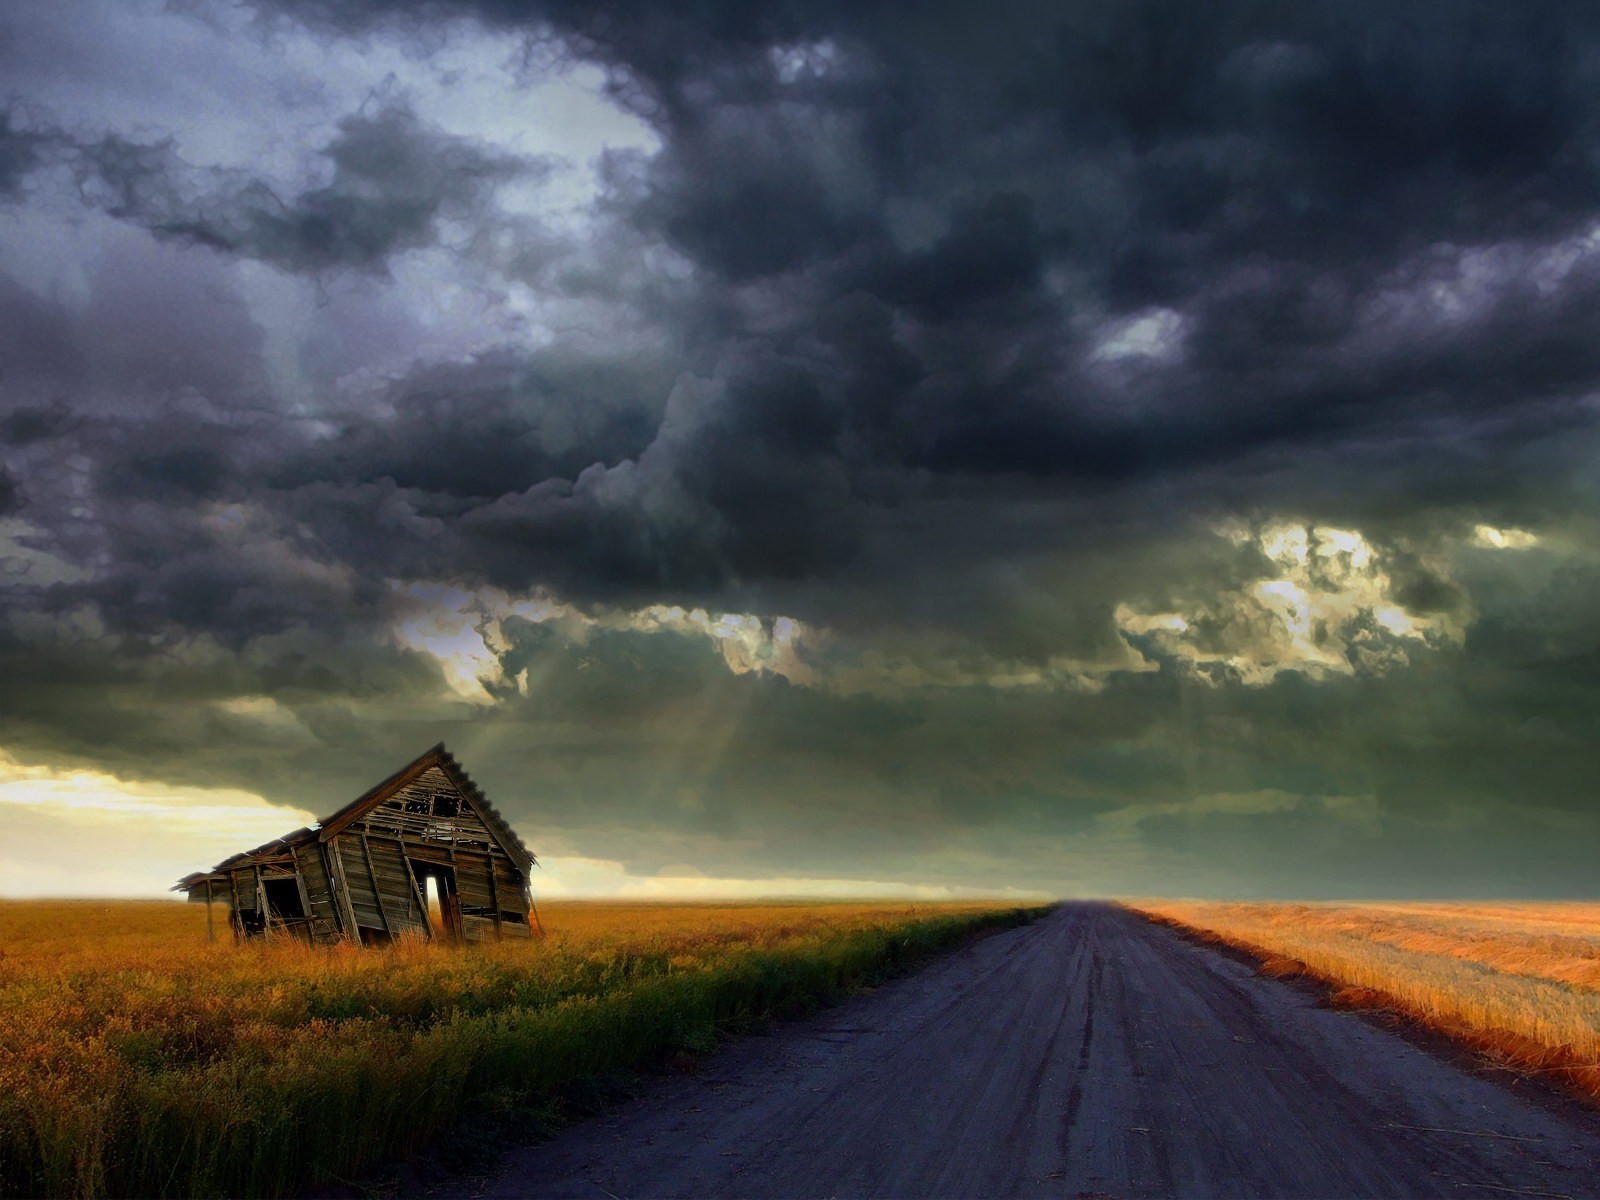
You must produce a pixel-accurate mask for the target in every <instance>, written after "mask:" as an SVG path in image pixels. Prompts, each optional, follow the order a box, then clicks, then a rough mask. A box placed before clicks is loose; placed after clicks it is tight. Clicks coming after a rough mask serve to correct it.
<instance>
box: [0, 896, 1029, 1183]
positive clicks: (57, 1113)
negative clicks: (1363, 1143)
mask: <svg viewBox="0 0 1600 1200" xmlns="http://www.w3.org/2000/svg"><path fill="white" fill-rule="evenodd" d="M541 915H542V917H543V921H544V925H545V927H546V929H547V930H548V931H549V934H548V936H547V937H546V938H544V939H542V940H539V941H534V942H527V941H520V942H514V943H513V942H507V943H503V944H498V945H488V946H474V947H470V948H460V947H451V946H444V945H440V944H430V943H426V942H416V943H410V944H402V945H399V946H395V947H392V948H388V949H384V950H359V949H355V948H353V947H347V946H342V947H336V948H331V949H330V948H313V947H310V946H306V945H304V944H302V943H299V942H280V943H277V944H247V945H244V946H234V945H233V944H231V939H229V938H228V937H227V934H226V925H225V923H219V933H220V936H221V940H219V941H218V942H217V943H215V944H210V943H208V942H207V940H206V918H205V911H204V908H203V907H202V906H200V905H196V904H182V903H171V902H160V901H153V902H134V901H115V902H103V901H102V902H91V901H80V902H61V901H51V902H44V901H37V902H35V901H0V1195H50V1196H81V1197H94V1196H105V1195H139V1196H150V1195H183V1196H192V1195H234V1196H241V1195H249V1196H254V1195H281V1194H287V1193H292V1192H295V1191H298V1190H303V1189H304V1188H306V1187H314V1186H315V1185H317V1184H319V1183H326V1182H327V1181H329V1180H334V1179H340V1178H349V1177H351V1176H352V1175H354V1174H355V1173H357V1172H360V1171H362V1170H363V1169H366V1168H369V1167H370V1166H371V1165H372V1164H374V1163H377V1162H381V1161H384V1160H386V1159H392V1158H394V1157H396V1156H400V1155H404V1154H407V1153H409V1152H412V1151H414V1150H416V1149H418V1148H419V1147H423V1146H427V1145H430V1144H433V1143H434V1142H435V1140H436V1139H438V1138H440V1137H447V1136H448V1135H449V1131H451V1130H452V1129H456V1128H458V1127H460V1126H461V1125H462V1123H463V1122H466V1121H471V1120H475V1119H477V1118H478V1117H480V1116H482V1115H483V1114H485V1113H487V1112H491V1111H500V1112H502V1113H504V1112H517V1111H523V1110H525V1109H526V1108H527V1107H528V1106H529V1105H535V1104H538V1103H540V1102H542V1101H548V1100H549V1099H550V1098H552V1097H559V1096H560V1095H561V1093H562V1090H563V1088H566V1087H569V1086H570V1085H572V1084H573V1083H574V1082H575V1081H579V1080H583V1079H586V1078H592V1077H594V1076H597V1075H601V1074H604V1073H606V1072H614V1071H618V1070H630V1069H638V1068H640V1067H644V1066H648V1065H649V1064H650V1063H651V1062H653V1061H659V1060H660V1059H661V1058H662V1056H663V1055H667V1054H671V1053H675V1052H684V1051H691V1052H692V1051H699V1050H705V1049H707V1048H709V1047H710V1046H711V1045H712V1044H713V1043H714V1040H715V1038H716V1036H717V1035H718V1033H719V1032H720V1031H722V1030H724V1029H728V1028H730V1027H737V1026H738V1025H740V1024H741V1023H746V1022H748V1021H750V1020H752V1019H759V1018H761V1017H764V1016H768V1015H775V1014H782V1013H789V1012H794V1011H798V1010H801V1009H804V1008H805V1007H808V1006H810V1005H813V1004H815V1003H818V1002H820V1001H823V1000H826V999H827V998H829V997H830V996H832V995H834V994H836V993H838V992H840V991H842V990H845V989H848V988H850V987H853V986H857V985H860V984H862V983H866V982H870V981H872V980H874V979H876V978H879V977H881V976H884V975H886V974H889V973H892V972H894V971H896V970H898V969H902V968H904V967H907V966H909V965H911V964H913V963H915V962H917V961H920V960H921V959H922V958H925V957H927V956H928V955H931V954H933V953H935V952H937V951H938V950H940V949H942V948H945V947H947V946H949V945H951V944H953V943H954V942H955V941H957V940H959V939H960V938H961V937H963V936H965V935H966V934H967V933H969V932H971V931H972V930H974V929H976V928H979V927H983V926H987V925H1002V924H1013V923H1017V922H1019V921H1023V920H1027V919H1029V918H1030V917H1031V915H1032V913H1031V912H1030V911H1026V910H1018V909H1015V908H1012V907H1006V906H1000V905H997V904H941V905H929V904H918V905H909V904H903V903H901V904H843V903H834V904H801V903H793V904H727V905H716V904H695V905H664V904H602V903H582V904H580V903H571V904H556V905H541Z"/></svg>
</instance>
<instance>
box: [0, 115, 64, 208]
mask: <svg viewBox="0 0 1600 1200" xmlns="http://www.w3.org/2000/svg"><path fill="white" fill-rule="evenodd" d="M51 140H52V139H51V137H50V135H49V134H46V133H41V132H38V131H37V130H33V129H28V128H23V127H21V126H19V125H18V123H17V120H16V116H15V114H14V113H13V112H12V111H11V109H9V108H4V109H0V199H4V198H6V197H8V196H11V195H13V194H14V193H16V192H17V191H19V190H20V189H21V187H22V181H23V180H24V179H25V178H26V177H27V175H28V173H29V172H30V171H32V170H33V169H34V168H35V167H38V166H40V165H41V164H42V163H43V161H44V152H45V150H46V148H47V147H48V146H49V145H50V142H51Z"/></svg>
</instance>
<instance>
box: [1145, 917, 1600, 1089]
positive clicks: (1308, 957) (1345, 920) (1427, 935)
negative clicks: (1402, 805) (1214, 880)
mask: <svg viewBox="0 0 1600 1200" xmlns="http://www.w3.org/2000/svg"><path fill="white" fill-rule="evenodd" d="M1128 906H1129V907H1130V908H1133V909H1135V910H1136V911H1139V912H1143V913H1145V914H1147V915H1150V916H1153V917H1156V918H1158V919H1161V920H1165V921H1169V922H1172V923H1174V924H1177V925H1179V926H1184V927H1187V928H1190V929H1193V930H1198V931H1200V932H1201V933H1202V934H1204V935H1207V936H1210V937H1213V938H1216V939H1218V940H1220V941H1222V942H1225V943H1227V944H1229V945H1232V946H1235V947H1237V948H1240V949H1244V950H1248V951H1250V952H1251V953H1253V954H1255V955H1256V956H1257V957H1259V958H1261V959H1263V960H1264V961H1263V968H1262V969H1263V970H1264V971H1265V972H1266V973H1268V974H1283V975H1293V974H1297V973H1300V972H1301V971H1302V970H1303V971H1305V972H1307V973H1309V974H1311V975H1313V976H1316V977H1317V978H1320V979H1322V980H1324V981H1326V982H1328V983H1331V984H1333V985H1335V986H1336V988H1338V989H1339V990H1338V991H1336V992H1335V995H1334V999H1335V1000H1336V1001H1337V1002H1340V1003H1345V1004H1350V1005H1353V1006H1360V1007H1380V1008H1391V1009H1394V1010H1396V1011H1399V1012H1402V1013H1405V1014H1406V1015H1408V1016H1410V1017H1413V1018H1415V1019H1417V1020H1420V1021H1422V1022H1423V1023H1424V1024H1426V1025H1428V1026H1431V1027H1432V1028H1434V1029H1437V1030H1440V1031H1442V1032H1445V1033H1448V1034H1450V1035H1451V1036H1452V1037H1455V1038H1456V1039H1458V1040H1460V1041H1462V1042H1464V1043H1466V1044H1467V1045H1470V1046H1472V1047H1474V1048H1475V1049H1477V1050H1479V1051H1482V1052H1484V1053H1486V1054H1488V1055H1489V1056H1490V1057H1491V1058H1493V1059H1495V1060H1497V1061H1499V1062H1502V1063H1504V1064H1505V1065H1506V1066H1507V1067H1508V1068H1511V1069H1514V1070H1517V1071H1521V1072H1529V1073H1545V1074H1548V1075H1551V1076H1555V1077H1557V1078H1559V1079H1560V1080H1563V1081H1565V1082H1567V1083H1570V1084H1574V1085H1576V1086H1577V1087H1578V1088H1579V1089H1581V1090H1582V1091H1583V1092H1585V1093H1587V1094H1588V1095H1589V1096H1590V1097H1592V1098H1594V1099H1595V1100H1596V1101H1597V1102H1600V904H1586V903H1514V904H1513V903H1502V904H1447V903H1412V904H1267V903H1261V904H1222V903H1200V902H1176V901H1165V900H1157V901H1138V902H1130V903H1129V905H1128Z"/></svg>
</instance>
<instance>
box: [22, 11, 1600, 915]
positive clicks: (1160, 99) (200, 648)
mask: <svg viewBox="0 0 1600 1200" xmlns="http://www.w3.org/2000/svg"><path fill="white" fill-rule="evenodd" d="M108 47H116V48H117V49H116V53H115V54H112V53H111V51H110V50H108ZM1597 49H1600V19H1597V18H1596V16H1595V14H1594V13H1593V12H1592V11H1590V9H1589V8H1588V7H1586V6H1582V5H1578V4H1576V3H1573V4H1565V3H1562V4H1557V5H1555V6H1546V7H1544V8H1542V9H1541V10H1540V12H1539V14H1538V15H1537V16H1529V15H1527V14H1525V13H1523V12H1521V11H1519V10H1514V9H1513V8H1511V7H1508V6H1505V5H1501V4H1491V3H1482V4H1480V3H1465V4H1451V5H1444V4H1439V5H1426V6H1423V7H1422V8H1418V9H1415V10H1407V11H1406V12H1404V13H1396V12H1392V11H1390V7H1386V6H1383V5H1378V4H1366V3H1355V4H1351V3H1340V4H1333V3H1328V4H1322V3H1314V4H1305V5H1298V6H1294V7H1292V8H1281V9H1272V8H1261V7H1258V6H1249V5H1244V4H1224V5H1223V6H1221V8H1220V9H1217V10H1215V11H1212V10H1207V11H1205V12H1200V11H1199V10H1196V9H1195V8H1194V7H1193V6H1192V5H1187V4H1183V3H1179V2H1178V0H1171V2H1168V0H1151V2H1149V3H1136V4H1116V5H1101V4H1075V5H1068V6H1065V7H1063V6H1059V5H1058V6H1043V7H1040V6H1033V5H1027V4H1016V5H1001V6H999V7H998V8H995V7H993V6H989V7H985V8H984V9H982V10H977V9H965V8H962V7H960V6H945V7H942V8H936V9H925V8H918V9H915V10H911V9H888V8H876V7H872V6H861V5H836V4H831V3H826V2H819V3H815V4H806V5H784V6H777V7H774V6H759V5H758V6H751V5H735V4H729V5H718V4H711V5H708V6H700V7H699V8H697V9H696V10H695V11H694V12H693V13H692V14H688V13H682V14H680V13H673V12H668V11H665V10H662V11H650V12H646V11H642V10H640V9H639V8H638V6H633V5H617V4H613V3H585V4H582V5H572V4H567V3H564V2H562V0H526V2H522V0H493V2H490V0H445V2H437V0H428V2H427V3H420V2H419V3H416V4H411V3H406V2H400V3H382V4H379V3H375V2H374V3H368V2H366V0H257V2H256V3H254V4H252V5H251V6H248V7H246V8H237V7H234V8H230V7H227V6H222V5H210V4H205V3H201V4H191V5H185V6H180V7H178V8H171V7H169V6H158V5H153V4H152V5H142V4H133V5H122V4H111V3H107V2H101V0H85V3H84V5H83V6H82V9H81V12H80V13H79V15H78V16H76V17H73V18H70V19H69V18H68V17H66V16H63V15H62V14H60V13H58V12H56V11H55V10H53V9H49V8H48V7H44V8H41V7H38V6H33V7H24V8H19V9H17V10H15V11H10V12H7V13H6V14H4V15H3V16H0V67H3V68H4V69H6V71H7V73H8V78H10V79H14V80H15V81H16V82H15V83H14V85H13V91H14V94H13V95H12V96H11V98H10V99H9V100H8V109H7V112H6V114H5V115H4V116H3V117H0V203H3V204H4V216H5V219H4V221H0V264H3V265H0V369H3V376H0V388H3V389H4V394H3V403H4V411H3V412H0V586H3V587H4V588H5V590H6V606H5V610H4V614H3V616H0V655H3V656H4V660H5V665H6V676H7V683H6V691H7V694H6V697H5V701H6V710H7V711H6V732H5V735H4V736H5V739H6V747H7V749H8V750H9V751H10V752H11V753H12V754H14V755H15V756H16V758H17V761H19V762H27V763H30V764H36V765H38V766H39V769H48V770H52V771H60V772H69V773H70V772H73V771H100V772H105V773H108V774H109V775H111V776H114V777H115V778H117V779H119V780H122V781H125V782H127V783H129V785H130V786H132V785H134V784H139V785H140V786H143V783H141V781H146V782H149V783H150V784H151V785H152V786H154V785H155V784H160V785H163V786H171V787H181V788H205V789H216V788H234V789H243V790H245V791H248V792H250V793H251V794H254V795H259V796H261V797H263V798H264V799H265V800H266V801H268V802H272V803H277V804H285V805H292V806H294V807H296V808H297V809H299V808H309V809H311V810H313V811H314V810H316V809H318V808H320V807H323V806H329V805H332V804H337V803H339V802H341V801H342V800H344V799H348V798H349V796H350V795H353V794H355V792H357V791H359V790H361V788H362V787H364V786H365V785H366V784H368V783H370V782H371V781H372V779H373V778H375V777H377V776H379V775H381V774H382V773H384V772H385V771H386V770H387V769H389V768H390V767H391V766H392V764H393V762H394V761H398V760H403V759H404V758H407V757H410V756H411V755H413V754H415V753H416V752H417V750H419V749H421V748H422V747H424V746H426V745H429V744H431V743H433V742H435V741H437V740H439V739H440V738H446V739H448V740H449V741H450V742H451V743H452V746H453V748H454V749H456V750H457V751H458V752H460V753H461V754H462V756H463V757H464V758H465V759H466V761H468V762H469V763H470V764H471V766H472V769H473V770H474V773H475V775H476V776H477V777H479V778H481V779H482V780H483V781H484V782H485V784H486V786H488V787H489V789H490V791H491V793H492V794H494V795H495V798H496V800H497V802H498V803H499V804H500V805H501V807H502V808H503V809H505V810H506V811H507V812H508V813H510V814H511V815H512V816H513V817H514V818H515V819H516V820H517V821H518V822H519V824H520V826H521V827H522V828H523V829H524V830H525V832H526V833H527V835H528V837H529V840H530V841H531V842H532V843H533V844H534V845H535V846H536V847H538V848H541V849H542V850H545V851H547V852H550V853H554V854H556V855H557V856H560V857H565V858H566V859H569V860H571V861H574V862H578V861H594V862H605V863H611V862H614V863H619V864H621V866H620V867H619V868H618V870H619V871H621V872H622V873H623V874H624V875H626V876H627V878H629V879H635V878H651V879H654V878H674V879H687V878H692V877H693V876H691V875H690V874H688V873H686V872H684V871H681V870H679V868H682V867H688V868H692V869H693V870H695V871H699V872H700V873H701V874H702V875H703V876H704V877H706V878H714V879H719V880H725V881H736V882H737V881H749V880H758V881H759V880H762V879H767V880H773V881H776V880H785V881H794V880H797V879H807V878H811V879H816V880H834V881H838V880H857V881H875V882H876V883H877V884H890V883H894V882H895V881H897V880H898V881H901V882H902V883H905V884H906V885H907V886H912V885H914V886H917V887H944V886H949V887H953V888H973V887H983V886H990V887H1000V886H1013V885H1014V886H1019V887H1025V888H1043V889H1045V890H1095V889H1101V890H1106V889H1110V890H1152V889H1155V888H1160V887H1177V886H1179V884H1180V883H1181V885H1182V887H1183V888H1184V889H1185V890H1191V891H1205V890H1210V891H1257V892H1259V891H1264V890H1271V889H1272V888H1295V889H1303V890H1309V891H1321V892H1342V893H1354V892H1360V891H1366V892H1368V893H1376V892H1381V891H1409V892H1426V891H1428V890H1430V889H1432V890H1438V889H1452V890H1466V891H1473V890H1478V891H1486V890H1487V891H1492V890H1509V891H1534V890H1541V889H1544V890H1556V891H1573V890H1581V889H1582V888H1584V887H1586V886H1592V882H1588V883H1586V882H1585V881H1587V880H1591V877H1592V860H1593V857H1594V852H1595V851H1597V850H1600V822H1597V821H1596V819H1595V817H1594V814H1593V812H1592V811H1591V810H1592V805H1591V804H1589V803H1588V798H1589V797H1591V796H1592V783H1591V781H1590V777H1591V775H1592V767H1593V763H1592V753H1591V752H1590V751H1589V750H1588V747H1590V746H1592V745H1593V744H1594V741H1595V737H1596V734H1597V733H1600V731H1597V730H1596V728H1595V717H1594V716H1593V714H1594V713H1595V712H1600V707H1597V706H1596V704H1595V700H1596V697H1597V694H1600V675H1597V673H1596V667H1595V664H1596V658H1595V655H1596V648H1597V647H1600V621H1597V619H1596V617H1595V614H1596V613H1597V612H1600V560H1597V557H1596V552H1595V549H1594V547H1595V546H1596V545H1597V544H1600V541H1597V530H1600V488H1597V486H1596V480H1595V475H1594V470H1593V463H1594V461H1595V458H1596V454H1597V452H1600V432H1597V419H1600V399H1597V397H1600V352H1597V347H1600V324H1597V321H1600V303H1597V301H1600V254H1597V248H1600V242H1597V233H1596V231H1597V229H1600V158H1597V156H1596V153H1595V149H1596V143H1595V137H1596V133H1595V131H1596V129H1597V128H1600V104H1597V101H1596V97H1597V96H1600V88H1596V86H1595V85H1596V83H1597V82H1600V80H1597V79H1596V77H1595V73H1596V65H1595V64H1596V63H1597V62H1600V55H1597V53H1596V51H1597ZM240 840H248V838H244V839H240ZM1297 855H1299V856H1300V857H1299V864H1300V865H1299V866H1298V867H1297V868H1296V867H1294V866H1293V864H1294V863H1295V861H1296V856H1297ZM668 868H670V871H668V874H667V875H662V874H661V872H662V871H663V870H664V869H668ZM652 886H655V885H652ZM685 886H688V885H685ZM730 886H732V884H730ZM738 886H740V887H743V886H745V885H744V884H743V883H740V884H739V885H738ZM750 886H756V885H754V884H752V885H750ZM773 886H777V884H776V883H774V884H773ZM784 886H785V887H787V886H788V884H787V883H785V884H784ZM819 886H821V885H820V884H819ZM830 886H831V885H830Z"/></svg>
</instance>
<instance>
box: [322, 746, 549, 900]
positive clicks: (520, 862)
mask: <svg viewBox="0 0 1600 1200" xmlns="http://www.w3.org/2000/svg"><path fill="white" fill-rule="evenodd" d="M433 767H438V768H439V769H440V770H442V771H443V772H444V773H445V776H446V777H447V778H448V779H449V780H450V782H451V783H453V784H454V785H455V786H456V790H457V791H459V792H460V793H461V794H462V796H464V797H465V798H466V801H467V803H468V804H470V805H471V806H472V809H473V811H474V812H476V813H477V814H478V816H479V817H480V818H482V820H483V823H484V824H485V825H486V826H488V829H489V833H490V835H491V836H492V837H493V838H494V840H495V841H496V842H498V843H499V844H500V848H501V849H502V850H504V851H505V852H506V853H507V854H508V855H510V856H511V860H512V861H513V862H514V863H516V864H517V866H519V867H521V868H522V870H523V871H524V872H526V871H527V870H528V868H529V867H531V866H533V865H534V863H535V862H537V861H538V860H537V859H535V858H534V857H533V852H532V851H531V850H529V849H528V847H527V846H525V845H524V844H523V841H522V839H521V838H520V837H518V836H517V834H516V831H515V830H514V829H512V828H511V826H510V825H509V824H507V823H506V819H505V818H504V817H502V816H501V815H500V813H499V812H498V811H497V810H496V809H495V806H494V805H492V804H490V803H489V798H488V797H487V796H485V795H484V794H483V790H482V789H481V788H479V787H478V785H477V784H475V783H473V782H472V776H470V775H468V774H467V773H466V772H465V771H464V770H462V769H461V764H460V763H458V762H457V761H456V760H455V756H454V755H452V754H451V753H450V751H448V750H446V749H445V748H444V743H443V742H440V743H439V744H438V745H437V746H435V747H433V748H432V749H431V750H429V751H427V752H426V753H425V754H423V755H421V756H420V757H418V758H416V759H414V760H412V761H411V762H409V763H407V764H406V765H405V766H403V767H401V768H400V769H399V770H398V771H396V772H395V773H394V774H393V775H391V776H389V778H387V779H385V780H384V781H383V782H382V783H380V784H378V785H377V786H375V787H373V788H370V789H368V790H367V791H366V792H364V793H362V794H361V795H360V796H357V797H356V798H355V799H354V800H352V801H350V803H349V804H346V805H345V806H344V807H343V808H341V809H340V810H339V811H338V812H336V813H334V814H333V815H331V816H328V817H325V818H323V820H322V821H321V822H320V823H319V825H320V827H319V828H318V829H317V830H316V835H317V839H318V840H319V841H324V842H325V841H327V840H328V839H329V838H331V837H333V835H334V834H336V833H338V832H339V830H341V829H343V828H344V827H345V826H346V825H349V824H350V823H351V822H352V821H359V820H360V819H361V818H362V817H364V816H366V815H367V814H368V813H369V812H371V811H372V810H373V809H375V808H377V807H378V805H380V804H382V803H383V802H384V801H385V800H387V799H388V798H389V797H390V796H392V795H394V794H395V793H396V792H398V791H399V790H400V789H401V788H403V787H405V785H406V784H408V783H410V782H411V781H412V780H413V779H416V778H417V777H418V776H420V775H422V774H423V773H424V772H426V771H428V770H430V769H431V768H433Z"/></svg>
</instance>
